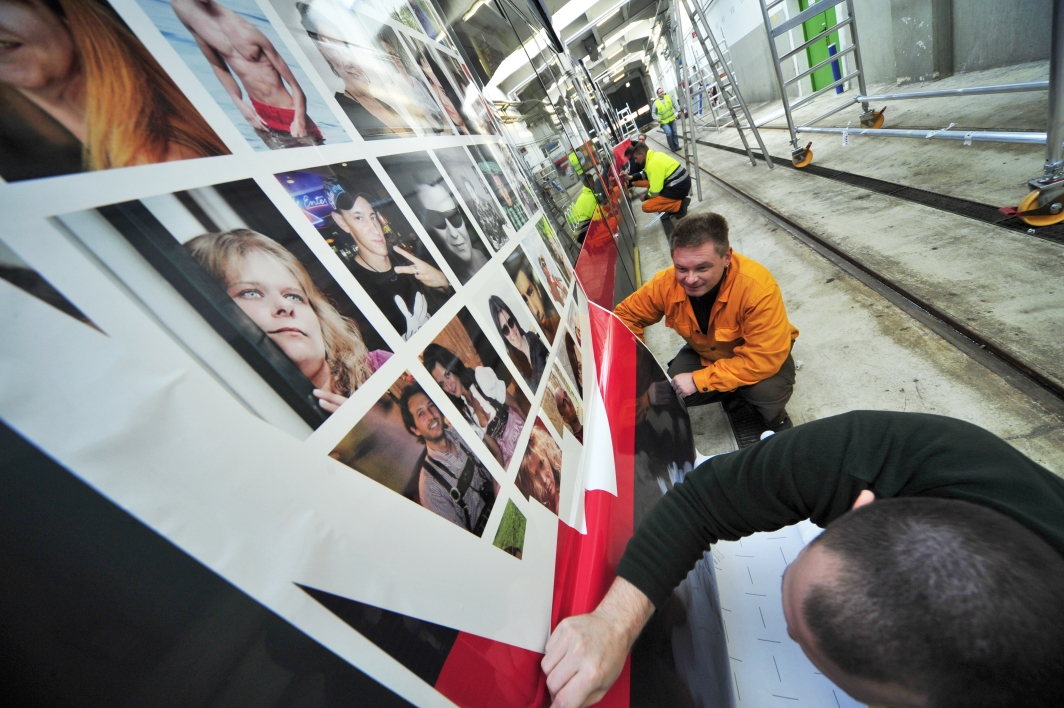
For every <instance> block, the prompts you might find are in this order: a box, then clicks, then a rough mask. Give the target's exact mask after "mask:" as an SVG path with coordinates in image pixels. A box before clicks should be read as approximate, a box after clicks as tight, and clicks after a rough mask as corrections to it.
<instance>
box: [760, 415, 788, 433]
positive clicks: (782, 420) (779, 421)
mask: <svg viewBox="0 0 1064 708" xmlns="http://www.w3.org/2000/svg"><path fill="white" fill-rule="evenodd" d="M793 427H794V423H792V422H791V417H790V416H789V415H787V411H786V410H782V411H780V414H779V415H778V416H776V417H775V418H773V419H772V420H769V421H766V422H765V430H771V431H772V432H774V433H782V432H783V431H784V430H790V429H791V428H793Z"/></svg>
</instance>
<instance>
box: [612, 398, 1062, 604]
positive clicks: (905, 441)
mask: <svg viewBox="0 0 1064 708" xmlns="http://www.w3.org/2000/svg"><path fill="white" fill-rule="evenodd" d="M869 488H870V489H872V491H873V492H875V494H876V497H877V498H886V497H894V496H935V497H941V498H948V499H961V500H965V501H970V502H974V503H977V504H981V505H983V506H989V507H991V508H993V509H995V510H997V511H1000V512H1002V513H1004V514H1006V515H1008V516H1011V517H1012V518H1014V519H1016V520H1017V521H1019V522H1020V523H1022V524H1024V525H1025V526H1027V527H1028V528H1030V529H1031V530H1032V531H1034V532H1035V533H1037V534H1039V535H1040V536H1041V537H1042V538H1044V539H1045V540H1046V541H1047V542H1049V543H1050V545H1052V546H1053V547H1054V548H1056V549H1057V551H1058V552H1060V553H1061V554H1062V555H1064V481H1062V480H1061V479H1060V478H1058V477H1056V476H1055V475H1053V474H1052V473H1050V472H1049V471H1048V470H1046V469H1044V468H1043V467H1040V466H1039V465H1037V464H1035V463H1034V462H1032V461H1031V460H1029V459H1027V458H1026V457H1024V456H1023V455H1022V454H1020V453H1019V452H1018V451H1017V450H1015V449H1014V448H1013V447H1012V446H1010V445H1009V444H1008V443H1006V442H1004V441H1003V440H1001V439H999V438H997V437H996V436H994V435H992V434H991V433H988V432H987V431H985V430H982V429H981V428H978V427H976V426H974V425H971V424H969V423H965V422H963V421H959V420H955V419H952V418H945V417H942V416H934V415H925V414H917V413H891V412H880V411H855V412H852V413H846V414H843V415H839V416H834V417H831V418H823V419H821V420H817V421H814V422H812V423H806V424H804V425H800V426H798V427H796V428H793V429H792V430H789V431H786V432H784V433H779V434H777V435H774V436H772V437H771V438H769V439H768V440H766V441H764V442H761V443H758V444H756V445H753V446H751V447H748V448H746V449H745V450H740V451H738V452H734V453H729V454H727V455H720V456H717V457H714V458H712V459H711V460H708V461H706V462H705V463H703V464H702V465H700V466H699V467H697V468H696V469H695V470H694V471H692V472H691V473H690V474H688V475H687V479H686V480H685V481H684V482H683V483H681V484H678V485H676V487H675V488H674V489H673V490H671V491H670V492H669V493H668V494H666V495H665V497H664V498H663V499H662V500H661V501H660V502H658V504H657V506H656V507H655V508H654V510H653V511H652V512H651V513H650V514H649V516H647V518H646V519H645V520H644V522H643V524H642V525H641V526H640V527H639V529H638V530H637V531H636V533H635V535H634V536H633V537H632V539H631V540H630V541H629V543H628V548H627V549H626V551H625V553H624V556H623V557H622V558H621V562H620V564H619V565H618V567H617V575H619V576H620V577H623V578H624V579H626V580H628V581H629V582H631V583H632V584H633V585H635V586H636V587H638V588H639V589H640V590H641V591H642V592H643V593H644V594H645V595H646V596H647V597H648V598H650V600H651V601H652V602H653V603H654V605H655V606H659V607H660V606H661V604H662V603H663V602H664V601H665V600H666V599H667V598H668V596H669V595H670V594H671V593H672V590H673V589H674V588H675V587H676V586H677V585H679V584H680V582H681V581H682V580H683V579H684V578H685V577H686V576H687V573H688V572H690V570H691V568H692V567H694V564H695V563H696V562H697V561H698V559H699V558H701V557H702V553H703V551H705V550H706V549H707V548H708V547H709V545H710V544H712V543H715V542H717V541H718V540H725V541H734V540H737V539H739V538H742V537H744V536H748V535H750V534H752V533H756V532H758V531H775V530H777V529H780V528H782V527H784V526H788V525H790V524H794V523H797V522H798V521H801V520H803V519H811V520H812V521H813V522H814V523H816V524H818V525H820V526H826V525H827V524H829V523H830V522H831V521H833V520H835V519H837V518H839V517H840V516H842V515H843V514H845V513H846V512H847V511H848V510H849V509H850V507H851V506H852V505H853V502H854V500H855V499H856V498H857V495H858V494H860V492H861V490H863V489H869Z"/></svg>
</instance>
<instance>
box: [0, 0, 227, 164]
mask: <svg viewBox="0 0 1064 708" xmlns="http://www.w3.org/2000/svg"><path fill="white" fill-rule="evenodd" d="M0 47H2V49H3V50H2V51H0V176H2V177H3V178H4V179H5V180H7V181H9V182H14V181H18V180H24V179H35V178H39V177H50V176H53V175H59V174H69V173H72V172H80V171H83V170H102V169H109V168H114V167H129V166H132V165H144V164H150V163H155V162H168V161H172V160H186V159H191V158H197V157H209V156H213V155H228V154H229V149H228V148H227V147H226V146H225V144H224V143H223V142H222V141H221V139H220V138H219V137H218V136H217V135H216V134H215V132H214V130H212V129H211V127H210V126H209V125H208V124H207V122H206V121H205V120H204V119H203V117H202V116H200V114H199V113H198V112H197V111H196V109H195V108H194V107H193V106H192V104H191V103H190V102H189V100H188V99H187V98H185V96H184V94H182V93H181V91H180V90H179V89H178V88H177V86H176V85H175V84H174V82H173V81H171V79H170V77H169V76H167V74H166V72H164V71H163V69H162V67H160V66H159V64H158V63H157V62H156V61H155V59H154V58H153V57H152V55H151V54H149V53H148V51H147V49H145V48H144V45H143V44H141V42H140V40H138V39H137V38H136V36H134V34H133V33H132V32H131V31H130V30H129V28H128V27H126V25H125V23H123V22H122V20H121V19H120V18H119V17H118V15H117V14H115V12H114V11H113V10H112V9H111V8H110V7H109V6H108V5H106V4H105V3H104V2H102V1H101V0H0Z"/></svg>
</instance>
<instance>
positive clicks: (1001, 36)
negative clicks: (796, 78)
mask: <svg viewBox="0 0 1064 708" xmlns="http://www.w3.org/2000/svg"><path fill="white" fill-rule="evenodd" d="M745 4H746V3H743V5H745ZM853 4H854V13H855V14H856V19H857V27H858V30H859V32H860V39H861V58H862V60H863V63H864V70H865V81H866V83H867V85H869V86H874V85H876V84H884V83H895V82H899V83H909V82H916V81H927V80H931V79H934V78H936V77H944V76H949V75H950V74H951V73H955V72H961V71H975V70H978V69H989V68H994V67H999V66H1009V65H1012V64H1020V63H1024V62H1029V61H1037V60H1045V59H1048V58H1049V44H1050V22H1049V20H1050V17H1051V15H1052V0H854V2H853ZM714 7H715V6H714ZM787 8H788V11H789V13H790V16H792V17H793V16H794V14H796V13H797V12H798V2H797V0H788V1H787ZM742 9H746V8H741V10H740V11H742ZM835 11H836V13H837V16H838V17H840V18H841V16H842V13H844V12H845V5H844V4H843V5H837V6H836V7H835ZM758 12H760V11H758ZM714 29H715V30H716V31H718V32H724V31H725V30H726V29H728V28H727V26H726V25H725V24H723V23H722V24H717V25H716V26H715V28H714ZM732 34H734V32H732ZM843 35H844V36H843V38H842V43H843V44H844V45H846V44H849V36H848V31H846V30H843ZM800 37H801V33H800V30H796V31H795V32H794V41H795V43H798V42H799V41H800V39H799V38H800ZM729 41H730V43H731V44H730V47H729V48H730V50H731V56H732V61H733V64H734V66H735V70H736V72H737V74H738V80H739V90H740V91H742V94H743V97H744V98H745V99H746V100H747V101H749V102H751V103H758V102H761V101H771V100H776V99H778V98H779V95H780V94H779V87H778V83H777V80H776V75H775V70H774V69H773V66H772V58H771V54H770V53H769V47H768V34H767V32H766V31H765V28H764V25H763V24H761V25H758V26H756V27H754V28H753V29H752V30H750V31H749V32H747V33H746V34H745V35H743V36H742V37H740V38H738V39H733V38H729ZM777 41H778V45H777V46H778V47H779V49H780V52H781V53H783V52H785V51H787V50H788V49H789V43H788V41H787V40H786V39H783V38H781V39H779V40H777ZM797 59H798V67H797V70H798V71H803V70H804V69H805V68H806V66H807V64H806V60H805V56H804V55H799V56H798V57H797ZM844 61H846V63H847V66H846V71H847V73H848V72H849V71H851V70H852V66H853V64H852V60H851V59H848V58H847V59H846V60H844ZM783 73H784V77H785V78H789V77H791V76H793V75H794V73H795V66H794V63H793V62H791V61H788V62H786V63H785V64H784V67H783ZM802 83H804V86H803V87H802V88H801V92H802V94H806V93H808V92H809V91H810V86H809V82H808V80H806V81H804V82H802ZM853 89H856V86H854V87H853ZM798 92H799V89H798V88H797V87H796V86H792V87H791V88H790V89H789V90H788V93H790V94H791V95H792V97H796V96H797V95H798Z"/></svg>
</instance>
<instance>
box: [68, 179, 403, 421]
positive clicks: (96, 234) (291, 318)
mask: <svg viewBox="0 0 1064 708" xmlns="http://www.w3.org/2000/svg"><path fill="white" fill-rule="evenodd" d="M61 218H62V219H63V221H64V224H66V226H67V228H69V229H71V231H73V232H74V233H75V234H76V235H77V236H78V237H79V238H85V239H108V238H110V239H124V240H125V241H126V242H128V245H130V246H132V247H133V248H135V249H136V250H137V251H138V252H139V253H141V254H142V255H143V256H144V257H145V259H146V260H145V263H144V267H145V268H154V269H155V271H156V272H155V273H149V274H147V275H149V278H148V279H147V280H146V281H145V282H148V281H155V280H159V279H162V280H164V281H165V282H166V283H168V284H169V286H170V288H171V289H172V290H171V292H172V295H171V297H173V298H183V300H184V302H182V303H179V302H173V303H170V304H169V305H167V306H159V307H158V308H157V309H156V310H155V312H156V314H157V316H158V317H159V319H160V321H161V323H162V324H163V325H164V326H166V327H171V328H176V329H177V330H179V331H181V332H183V340H184V341H185V342H186V344H187V346H188V347H189V348H190V349H191V350H192V351H193V352H195V354H196V356H198V357H199V359H200V360H201V361H202V362H203V363H204V365H205V366H207V367H208V369H209V370H211V371H215V372H217V375H218V376H219V377H220V379H221V380H222V381H223V383H225V384H226V385H228V386H229V388H230V389H231V390H232V392H233V394H234V395H235V396H237V397H238V398H240V399H241V400H242V401H243V402H244V404H245V405H248V403H247V402H248V401H267V403H265V404H259V405H257V406H256V405H254V404H253V405H252V408H253V410H254V411H255V412H256V413H258V414H260V415H262V416H263V417H264V418H266V419H267V420H270V421H271V422H274V423H275V424H277V425H280V426H281V427H284V426H285V425H287V424H288V423H286V422H284V421H285V420H286V419H287V420H291V419H290V418H289V417H288V416H289V415H290V414H289V413H288V412H286V413H284V414H281V413H280V412H278V413H277V414H276V415H273V416H272V417H271V416H270V415H265V414H263V413H262V411H265V410H273V407H274V406H277V405H287V406H288V407H289V408H290V409H291V412H294V413H295V414H296V415H297V416H299V417H300V418H302V420H303V422H305V423H306V424H308V425H309V426H310V427H311V428H317V427H318V426H320V425H321V424H322V423H323V422H324V421H325V420H326V419H327V418H328V417H329V415H330V414H332V413H333V412H335V411H336V410H337V409H338V408H339V407H340V406H342V405H343V404H344V402H345V401H346V400H347V399H348V398H350V397H351V396H352V395H353V394H354V393H355V392H356V391H357V390H358V389H359V388H360V387H361V386H362V384H364V383H365V382H366V381H367V380H368V379H369V378H370V377H371V376H372V375H373V374H374V373H375V372H376V371H377V370H378V369H379V368H380V367H382V366H384V364H385V363H386V362H387V361H388V359H389V358H390V357H391V348H390V347H389V346H388V344H387V343H386V341H385V339H384V338H383V337H382V336H381V335H380V333H378V332H377V331H376V330H375V329H374V328H373V327H372V326H371V325H370V323H369V321H368V320H367V319H366V317H365V315H363V313H362V311H361V310H360V309H359V307H358V306H357V305H356V304H355V303H354V302H353V301H352V299H351V297H350V296H349V295H348V293H347V292H346V291H345V290H344V289H343V288H342V287H341V286H340V284H339V283H338V282H337V281H336V279H334V278H333V276H332V275H331V273H330V272H329V269H328V268H327V267H326V265H325V264H323V263H322V262H321V261H320V260H319V259H318V258H317V257H316V256H315V255H314V253H313V252H312V251H311V249H310V247H309V246H308V245H307V243H306V242H305V241H304V240H303V239H302V238H301V237H300V235H299V234H298V233H297V232H296V230H295V228H293V226H292V224H290V223H289V222H288V220H287V219H286V218H285V217H284V216H283V215H282V214H281V212H280V211H279V210H278V209H277V207H276V206H275V205H274V204H273V202H272V201H270V198H269V197H267V196H266V194H265V193H264V192H263V191H262V189H261V188H260V187H259V186H258V184H257V183H256V182H255V181H254V180H251V179H246V180H238V181H235V182H225V183H221V184H215V185H210V186H204V187H197V188H195V189H190V190H187V191H182V192H176V193H173V194H165V193H164V194H159V195H155V196H153V197H151V198H150V199H145V200H143V201H140V202H125V203H121V204H114V205H109V206H105V207H100V208H99V209H97V210H94V211H91V212H81V213H78V214H72V215H67V216H64V217H61ZM157 286H158V285H157V284H156V285H154V286H152V287H157ZM134 287H139V286H136V285H135V286H134ZM185 303H187V305H188V306H190V307H191V312H187V311H186V310H185V309H184V308H183V307H182V305H184V304H185ZM182 313H185V314H182ZM193 315H198V318H196V317H195V316H193ZM211 330H213V331H211ZM238 358H239V359H242V360H243V361H242V362H241V361H237V359H238ZM234 366H236V367H237V368H236V369H234V368H233V367H234ZM249 367H250V368H249ZM241 371H243V372H245V373H239V372H241ZM248 374H255V375H257V378H256V376H254V375H248ZM271 389H272V391H271ZM275 394H276V396H275ZM277 397H279V399H278V398H277ZM268 401H273V402H272V403H269V402H268ZM263 406H269V408H263Z"/></svg>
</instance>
